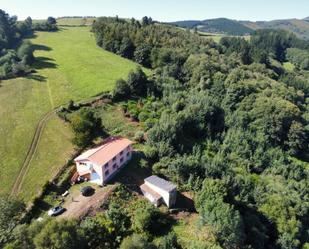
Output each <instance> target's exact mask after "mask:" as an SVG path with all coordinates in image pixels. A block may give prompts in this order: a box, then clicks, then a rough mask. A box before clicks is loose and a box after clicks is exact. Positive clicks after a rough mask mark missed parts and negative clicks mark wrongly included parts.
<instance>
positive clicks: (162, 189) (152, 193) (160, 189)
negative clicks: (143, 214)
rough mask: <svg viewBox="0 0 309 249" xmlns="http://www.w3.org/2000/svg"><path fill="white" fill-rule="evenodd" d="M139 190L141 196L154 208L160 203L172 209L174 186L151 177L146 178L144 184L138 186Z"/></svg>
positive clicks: (174, 194)
mask: <svg viewBox="0 0 309 249" xmlns="http://www.w3.org/2000/svg"><path fill="white" fill-rule="evenodd" d="M140 189H141V191H142V193H143V195H144V196H145V197H146V198H147V199H148V200H149V201H150V202H151V203H152V204H154V205H155V206H156V207H157V206H159V205H160V204H161V203H164V204H165V205H166V206H168V207H172V206H174V205H175V203H176V199H177V189H176V185H174V184H173V183H171V182H169V181H166V180H164V179H162V178H160V177H158V176H155V175H152V176H150V177H148V178H146V179H145V180H144V184H143V185H141V186H140Z"/></svg>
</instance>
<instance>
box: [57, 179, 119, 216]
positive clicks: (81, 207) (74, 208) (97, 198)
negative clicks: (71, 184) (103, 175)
mask: <svg viewBox="0 0 309 249" xmlns="http://www.w3.org/2000/svg"><path fill="white" fill-rule="evenodd" d="M115 188H116V185H111V186H108V187H104V188H99V187H97V188H95V193H94V194H93V195H92V196H89V197H85V196H82V194H81V193H79V192H78V193H75V194H71V195H69V196H67V197H66V201H65V203H64V205H63V207H64V208H66V211H65V212H64V213H63V214H62V215H60V216H59V218H65V219H68V218H73V219H82V218H83V217H85V216H88V215H93V214H95V212H96V211H97V210H99V209H100V207H102V206H103V205H104V204H105V203H106V202H107V200H108V197H109V196H110V195H111V193H112V192H113V191H114V190H115Z"/></svg>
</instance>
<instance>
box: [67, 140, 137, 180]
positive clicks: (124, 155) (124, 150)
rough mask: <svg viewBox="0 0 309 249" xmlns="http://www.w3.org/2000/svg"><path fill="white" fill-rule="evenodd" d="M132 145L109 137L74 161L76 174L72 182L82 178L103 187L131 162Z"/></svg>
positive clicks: (129, 142)
mask: <svg viewBox="0 0 309 249" xmlns="http://www.w3.org/2000/svg"><path fill="white" fill-rule="evenodd" d="M132 144H133V142H132V141H130V140H129V139H126V138H122V137H110V138H108V139H106V140H105V141H104V143H103V144H102V145H101V146H99V147H97V148H94V149H90V150H87V151H86V152H84V153H83V154H81V155H80V156H78V157H77V158H75V159H74V161H75V163H76V170H77V172H76V173H75V175H74V176H73V178H72V181H74V180H75V179H77V178H78V177H80V176H82V177H84V178H85V179H87V180H89V181H90V182H94V183H97V184H99V185H103V184H105V183H106V182H108V181H109V180H110V179H111V178H112V177H113V176H114V175H115V174H117V173H118V172H119V170H120V169H121V168H122V167H123V166H124V165H126V163H127V162H128V161H129V160H131V157H132Z"/></svg>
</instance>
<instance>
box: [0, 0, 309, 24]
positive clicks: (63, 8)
mask: <svg viewBox="0 0 309 249" xmlns="http://www.w3.org/2000/svg"><path fill="white" fill-rule="evenodd" d="M0 9H3V10H4V11H6V12H8V13H9V14H10V15H17V16H18V18H19V20H22V19H25V18H26V17H27V16H31V17H32V19H46V18H47V17H48V16H54V17H61V16H116V15H118V16H119V17H125V18H129V17H134V18H136V19H141V18H142V17H143V16H151V17H152V18H153V19H155V20H157V21H178V20H204V19H211V18H218V17H226V18H231V19H237V20H251V21H261V20H263V21H264V20H265V21H268V20H274V19H287V18H305V17H307V16H309V0H151V1H149V0H0Z"/></svg>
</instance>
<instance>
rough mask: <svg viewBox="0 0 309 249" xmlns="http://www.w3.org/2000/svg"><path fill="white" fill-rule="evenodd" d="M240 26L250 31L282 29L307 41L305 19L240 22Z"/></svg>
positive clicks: (307, 31)
mask: <svg viewBox="0 0 309 249" xmlns="http://www.w3.org/2000/svg"><path fill="white" fill-rule="evenodd" d="M240 23H241V24H243V25H245V26H247V27H248V28H251V29H255V30H256V29H284V30H287V31H290V32H293V33H294V34H296V35H297V36H298V37H299V38H302V39H306V40H308V39H309V22H308V18H307V19H306V18H305V19H302V20H301V19H286V20H274V21H269V22H262V21H259V22H250V21H240Z"/></svg>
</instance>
